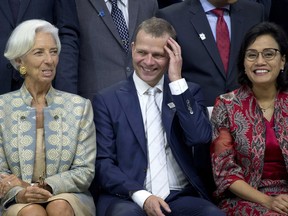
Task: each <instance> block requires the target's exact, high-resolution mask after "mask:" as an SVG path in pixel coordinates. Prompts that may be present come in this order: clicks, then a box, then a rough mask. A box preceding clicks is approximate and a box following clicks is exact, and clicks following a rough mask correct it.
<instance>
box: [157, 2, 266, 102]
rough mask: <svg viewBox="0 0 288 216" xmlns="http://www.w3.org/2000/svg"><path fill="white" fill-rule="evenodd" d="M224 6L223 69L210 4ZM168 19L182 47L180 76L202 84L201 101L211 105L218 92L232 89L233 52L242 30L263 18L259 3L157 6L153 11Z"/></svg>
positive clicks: (212, 6) (235, 50)
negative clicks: (226, 36) (226, 49)
mask: <svg viewBox="0 0 288 216" xmlns="http://www.w3.org/2000/svg"><path fill="white" fill-rule="evenodd" d="M219 7H220V8H225V12H224V19H225V21H226V23H227V25H228V29H229V33H230V41H231V42H230V56H229V66H228V70H227V72H226V71H225V70H224V66H223V63H222V61H221V57H220V54H219V51H218V49H217V46H216V42H215V37H216V33H215V32H216V29H215V28H216V22H217V17H216V15H215V14H213V13H212V12H211V10H212V9H214V8H219ZM156 16H157V17H161V18H164V19H166V20H167V21H169V22H170V23H171V24H172V25H173V26H174V28H175V30H176V32H177V42H178V43H179V45H180V46H181V47H182V57H183V72H182V73H183V77H184V78H186V79H187V81H193V82H196V83H198V84H200V86H201V87H202V89H203V91H204V96H205V100H206V102H205V105H206V106H213V105H214V102H215V98H216V97H217V96H219V95H220V94H223V93H225V92H229V91H231V90H234V89H235V88H236V87H237V86H238V84H237V67H236V64H237V56H238V51H239V48H240V44H241V41H242V39H243V37H244V34H245V33H246V31H247V30H248V29H249V28H250V27H252V26H253V25H254V24H256V23H259V22H261V21H263V20H264V11H263V6H262V5H261V4H259V3H256V2H252V1H249V0H241V1H237V0H185V1H184V2H182V3H178V4H174V5H171V6H168V7H166V8H163V9H161V10H159V12H158V13H157V14H156Z"/></svg>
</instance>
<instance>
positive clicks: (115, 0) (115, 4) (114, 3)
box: [109, 0, 117, 7]
mask: <svg viewBox="0 0 288 216" xmlns="http://www.w3.org/2000/svg"><path fill="white" fill-rule="evenodd" d="M109 1H110V3H111V4H112V6H113V7H115V6H116V7H117V0H109Z"/></svg>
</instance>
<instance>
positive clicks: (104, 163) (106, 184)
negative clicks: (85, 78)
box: [93, 76, 211, 216]
mask: <svg viewBox="0 0 288 216" xmlns="http://www.w3.org/2000/svg"><path fill="white" fill-rule="evenodd" d="M172 103H173V104H174V105H175V107H173V106H171V104H172ZM169 104H170V107H171V108H170V107H169ZM93 109H94V114H95V117H94V119H95V125H96V134H97V152H98V153H97V159H96V171H95V175H96V179H97V181H99V185H100V187H102V190H103V193H102V194H100V196H99V199H98V204H97V207H96V210H97V215H100V216H102V215H105V214H104V213H105V211H106V208H107V206H108V205H109V202H110V201H111V200H112V199H113V197H115V196H117V197H120V198H124V199H127V198H129V196H130V195H131V194H130V192H133V191H137V190H143V189H144V180H145V177H146V170H147V166H148V162H147V144H146V138H145V130H144V126H143V120H142V114H141V108H140V105H139V100H138V96H137V91H136V88H135V85H134V82H133V78H132V76H131V77H130V78H129V79H128V80H125V81H122V82H120V83H119V84H117V85H116V86H112V87H110V88H108V89H106V90H104V91H103V92H101V93H100V94H99V95H97V96H96V97H95V98H94V100H93ZM205 114H206V109H205V106H204V104H203V95H202V93H201V91H200V87H199V86H198V85H197V84H194V83H189V90H187V91H185V92H184V93H183V94H181V95H177V96H175V95H171V92H170V89H169V86H168V80H167V79H166V80H165V81H164V90H163V103H162V121H163V125H164V128H165V131H166V135H167V141H168V144H169V145H170V148H171V151H172V153H173V155H174V157H175V159H176V161H177V162H178V164H179V166H180V168H181V169H182V171H183V172H184V174H185V175H186V177H187V179H188V181H189V182H190V184H191V185H192V186H193V187H194V188H195V190H196V191H197V192H198V194H199V196H201V197H204V198H207V194H206V191H205V189H204V187H203V185H202V183H201V181H200V179H199V177H198V175H197V173H196V171H195V169H194V167H193V163H194V161H193V155H192V151H191V146H194V145H202V144H205V143H207V142H209V141H210V139H211V137H210V135H211V127H210V122H209V119H208V117H207V115H205ZM180 123H181V126H180Z"/></svg>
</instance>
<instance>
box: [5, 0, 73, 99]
mask: <svg viewBox="0 0 288 216" xmlns="http://www.w3.org/2000/svg"><path fill="white" fill-rule="evenodd" d="M29 19H44V20H46V21H48V22H50V23H52V24H53V25H55V26H56V27H57V28H58V29H59V36H60V40H61V46H62V47H61V53H60V61H59V64H58V67H57V74H56V77H55V83H54V86H55V87H56V88H57V89H59V90H64V91H68V92H71V93H77V80H78V56H79V39H78V34H79V31H78V27H79V26H78V25H79V24H78V19H77V14H76V6H75V2H74V0H21V1H20V0H3V1H1V3H0V51H1V55H0V73H1V74H0V83H1V85H0V94H3V93H6V92H9V91H12V90H16V89H19V88H20V87H21V85H22V83H23V79H22V78H21V77H20V75H19V72H18V71H16V70H15V69H14V68H13V67H12V65H11V64H10V63H9V62H8V61H7V59H6V58H4V55H3V54H4V50H5V45H6V43H7V40H8V38H9V36H10V34H11V32H12V31H13V29H14V28H15V27H16V26H17V25H18V24H19V23H21V22H23V21H25V20H29Z"/></svg>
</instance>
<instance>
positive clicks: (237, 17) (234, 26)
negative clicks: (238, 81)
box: [228, 2, 245, 75]
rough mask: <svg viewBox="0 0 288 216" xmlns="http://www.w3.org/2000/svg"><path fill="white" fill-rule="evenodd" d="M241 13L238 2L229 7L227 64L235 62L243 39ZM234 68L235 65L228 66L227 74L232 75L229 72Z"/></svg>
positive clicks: (241, 9)
mask: <svg viewBox="0 0 288 216" xmlns="http://www.w3.org/2000/svg"><path fill="white" fill-rule="evenodd" d="M241 11H243V8H242V7H241V5H239V2H236V3H234V4H232V5H231V7H230V14H231V32H233V34H231V47H230V59H229V62H234V61H236V60H237V57H238V52H239V49H240V45H241V40H242V37H243V35H242V34H243V32H244V31H243V22H244V21H243V17H244V16H245V15H243V14H241ZM232 65H234V67H236V65H237V64H230V65H229V73H228V75H229V74H232V73H231V72H232V71H233V70H235V69H234V68H233V67H232Z"/></svg>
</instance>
